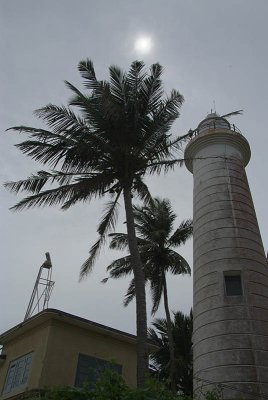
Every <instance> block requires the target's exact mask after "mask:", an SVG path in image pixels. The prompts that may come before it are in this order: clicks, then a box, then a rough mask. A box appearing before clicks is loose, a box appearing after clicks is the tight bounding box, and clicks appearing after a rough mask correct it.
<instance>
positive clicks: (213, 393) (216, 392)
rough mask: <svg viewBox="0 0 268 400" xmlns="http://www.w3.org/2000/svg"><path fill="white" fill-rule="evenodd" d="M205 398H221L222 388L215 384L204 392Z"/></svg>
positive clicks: (215, 399)
mask: <svg viewBox="0 0 268 400" xmlns="http://www.w3.org/2000/svg"><path fill="white" fill-rule="evenodd" d="M205 399H206V400H222V389H221V388H220V387H219V386H217V387H216V388H214V389H212V390H210V391H208V392H206V394H205Z"/></svg>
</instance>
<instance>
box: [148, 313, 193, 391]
mask: <svg viewBox="0 0 268 400" xmlns="http://www.w3.org/2000/svg"><path fill="white" fill-rule="evenodd" d="M152 325H153V327H154V328H149V329H148V336H149V338H150V339H151V340H153V341H154V342H155V343H156V344H157V345H158V348H159V349H158V350H157V351H155V352H154V353H152V354H151V361H152V363H153V367H154V369H155V370H156V373H157V376H158V378H159V379H160V380H169V377H170V367H171V363H170V352H169V339H168V327H167V326H168V322H167V320H166V319H163V318H157V319H155V320H154V322H153V323H152ZM192 332H193V316H192V311H191V312H190V315H184V314H183V313H182V312H180V311H179V312H176V313H174V316H173V321H172V334H173V337H174V344H175V348H174V352H175V365H176V369H175V380H176V385H177V389H179V390H182V391H183V392H184V394H186V395H190V396H191V395H192V393H193V352H192Z"/></svg>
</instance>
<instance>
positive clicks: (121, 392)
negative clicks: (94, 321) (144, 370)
mask: <svg viewBox="0 0 268 400" xmlns="http://www.w3.org/2000/svg"><path fill="white" fill-rule="evenodd" d="M204 397H205V400H221V399H222V393H221V390H220V389H219V388H215V389H214V390H211V391H209V392H207V393H206V394H205V395H204ZM38 399H40V397H38ZM41 399H42V400H193V399H192V397H188V396H184V395H179V394H173V393H172V392H171V391H169V390H167V389H166V387H165V385H164V384H163V383H161V382H159V381H156V380H155V379H153V378H148V379H147V381H146V384H145V387H144V388H142V389H130V388H129V387H128V386H127V384H126V383H125V381H124V379H123V378H122V376H121V375H119V374H118V373H117V372H115V371H113V370H106V371H104V373H103V374H102V376H101V377H100V379H99V380H98V381H97V382H96V384H95V385H94V388H93V389H92V390H88V388H87V386H86V385H85V386H84V387H83V388H73V387H55V388H49V389H46V390H45V391H44V394H43V395H42V396H41ZM29 400H30V399H29ZM31 400H37V398H35V399H34V398H31Z"/></svg>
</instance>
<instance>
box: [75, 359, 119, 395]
mask: <svg viewBox="0 0 268 400" xmlns="http://www.w3.org/2000/svg"><path fill="white" fill-rule="evenodd" d="M106 369H112V370H114V371H116V372H118V373H119V374H122V365H120V364H115V363H113V362H109V361H106V360H101V359H100V358H96V357H91V356H87V355H85V354H79V357H78V364H77V370H76V378H75V386H77V387H83V386H84V385H85V384H86V385H88V387H89V388H90V389H91V388H92V387H93V386H94V384H95V383H96V381H97V380H98V378H99V377H100V375H101V374H102V373H103V371H104V370H106Z"/></svg>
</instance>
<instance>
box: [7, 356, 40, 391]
mask: <svg viewBox="0 0 268 400" xmlns="http://www.w3.org/2000/svg"><path fill="white" fill-rule="evenodd" d="M32 361H33V352H30V353H27V354H24V355H23V356H21V357H18V358H16V359H15V360H12V361H10V363H9V366H8V370H7V373H6V379H5V383H4V387H3V390H2V395H5V394H9V393H12V392H13V391H15V390H17V389H20V388H22V387H24V386H25V385H26V383H27V381H28V378H29V374H30V370H31V366H32Z"/></svg>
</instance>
